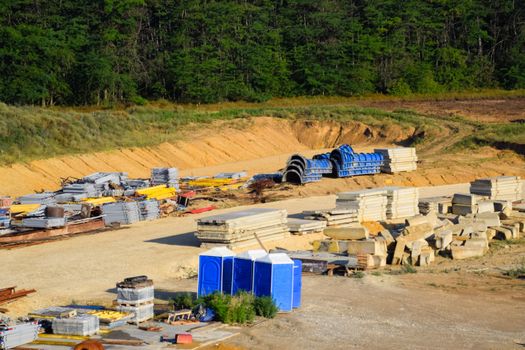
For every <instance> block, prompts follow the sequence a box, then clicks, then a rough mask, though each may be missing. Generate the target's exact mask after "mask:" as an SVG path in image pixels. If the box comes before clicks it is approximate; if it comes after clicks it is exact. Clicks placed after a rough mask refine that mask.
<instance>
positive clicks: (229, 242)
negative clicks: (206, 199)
mask: <svg viewBox="0 0 525 350" xmlns="http://www.w3.org/2000/svg"><path fill="white" fill-rule="evenodd" d="M289 235H290V232H289V229H288V225H287V212H286V210H283V209H269V208H253V209H247V210H241V211H236V212H232V213H227V214H221V215H214V216H209V217H206V218H201V219H197V233H196V237H197V238H198V239H199V240H200V241H201V246H202V247H208V248H211V247H215V246H227V247H228V248H239V247H245V246H250V245H256V244H258V240H260V241H262V242H264V241H275V240H280V239H283V238H286V237H288V236H289Z"/></svg>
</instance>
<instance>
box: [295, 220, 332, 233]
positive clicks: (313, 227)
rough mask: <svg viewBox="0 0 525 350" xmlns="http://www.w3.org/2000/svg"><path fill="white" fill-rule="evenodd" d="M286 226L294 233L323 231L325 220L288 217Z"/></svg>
mask: <svg viewBox="0 0 525 350" xmlns="http://www.w3.org/2000/svg"><path fill="white" fill-rule="evenodd" d="M288 228H289V229H290V233H291V234H294V235H303V234H307V233H314V232H323V230H324V229H325V228H326V221H319V220H305V219H295V218H288Z"/></svg>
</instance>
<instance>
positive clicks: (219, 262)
mask: <svg viewBox="0 0 525 350" xmlns="http://www.w3.org/2000/svg"><path fill="white" fill-rule="evenodd" d="M234 256H235V253H234V252H232V251H231V250H229V249H228V248H226V247H216V248H213V249H210V250H208V251H207V252H204V253H201V254H199V277H198V286H197V295H198V296H203V295H208V294H212V293H213V292H220V293H224V292H225V293H228V294H229V293H231V289H232V275H233V257H234Z"/></svg>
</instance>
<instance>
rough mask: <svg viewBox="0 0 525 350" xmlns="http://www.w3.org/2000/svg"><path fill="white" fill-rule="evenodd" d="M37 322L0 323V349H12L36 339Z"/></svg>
mask: <svg viewBox="0 0 525 350" xmlns="http://www.w3.org/2000/svg"><path fill="white" fill-rule="evenodd" d="M39 328H40V327H39V325H38V322H28V323H18V324H17V323H9V322H3V321H0V349H13V348H16V347H17V346H20V345H24V344H27V343H31V342H32V341H34V340H35V339H36V338H38V330H39Z"/></svg>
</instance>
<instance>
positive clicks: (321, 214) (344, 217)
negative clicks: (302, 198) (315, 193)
mask: <svg viewBox="0 0 525 350" xmlns="http://www.w3.org/2000/svg"><path fill="white" fill-rule="evenodd" d="M303 216H304V219H306V220H320V221H325V222H326V226H328V227H345V226H350V225H352V224H355V223H357V222H358V221H359V219H358V217H357V216H358V214H357V210H356V209H343V208H335V209H324V210H306V211H303Z"/></svg>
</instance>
